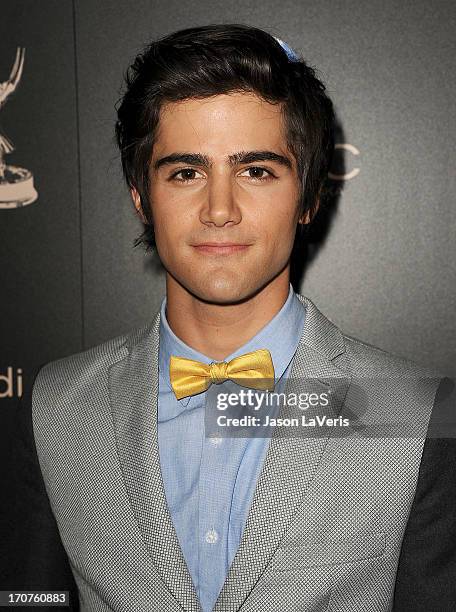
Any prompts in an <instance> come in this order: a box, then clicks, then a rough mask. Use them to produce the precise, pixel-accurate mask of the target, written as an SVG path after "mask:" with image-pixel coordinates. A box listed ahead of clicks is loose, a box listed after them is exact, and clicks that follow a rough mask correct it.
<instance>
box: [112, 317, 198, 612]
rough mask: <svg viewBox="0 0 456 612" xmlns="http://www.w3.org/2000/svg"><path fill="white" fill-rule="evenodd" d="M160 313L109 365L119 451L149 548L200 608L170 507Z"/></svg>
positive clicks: (171, 585) (180, 594) (180, 592)
mask: <svg viewBox="0 0 456 612" xmlns="http://www.w3.org/2000/svg"><path fill="white" fill-rule="evenodd" d="M159 323H160V315H159V313H158V314H157V315H156V316H155V318H154V320H153V321H152V323H151V324H150V325H148V326H146V327H143V328H141V329H140V330H138V331H137V332H135V333H132V334H131V335H130V336H128V339H127V341H126V343H125V344H124V345H122V347H121V348H120V354H119V357H120V360H119V361H117V362H116V363H114V364H113V365H112V366H111V367H110V369H109V390H110V401H111V410H112V414H113V421H114V429H115V436H116V441H117V452H118V456H119V460H120V463H121V466H122V473H123V478H124V482H125V485H126V488H127V492H128V497H129V499H130V504H131V507H132V510H133V512H134V515H135V517H136V520H137V522H138V526H139V529H140V531H141V534H142V537H143V539H144V542H145V544H146V546H147V549H148V552H149V554H150V556H151V558H152V560H153V561H154V563H155V565H156V567H157V571H158V573H159V574H160V576H161V577H162V579H163V581H164V583H165V584H166V585H167V587H168V589H169V590H170V591H171V593H172V594H173V595H174V597H175V598H176V599H177V601H178V602H179V604H180V605H181V606H182V607H183V609H184V610H186V611H188V612H197V611H199V610H200V606H199V602H198V598H197V595H196V592H195V589H194V586H193V583H192V579H191V576H190V574H189V572H188V569H187V565H186V563H185V559H184V556H183V554H182V550H181V548H180V545H179V540H178V538H177V534H176V531H175V529H174V525H173V522H172V518H171V514H170V512H169V509H168V505H167V501H166V494H165V489H164V485H163V480H162V474H161V470H160V457H159V450H158V438H157V406H158V401H157V398H158V348H159Z"/></svg>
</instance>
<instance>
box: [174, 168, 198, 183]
mask: <svg viewBox="0 0 456 612" xmlns="http://www.w3.org/2000/svg"><path fill="white" fill-rule="evenodd" d="M197 174H198V173H197V171H196V170H193V168H184V169H183V170H179V171H178V172H175V173H174V174H172V175H171V178H172V179H176V180H177V181H181V182H182V183H185V182H187V181H193V180H194V179H195V178H196V175H197Z"/></svg>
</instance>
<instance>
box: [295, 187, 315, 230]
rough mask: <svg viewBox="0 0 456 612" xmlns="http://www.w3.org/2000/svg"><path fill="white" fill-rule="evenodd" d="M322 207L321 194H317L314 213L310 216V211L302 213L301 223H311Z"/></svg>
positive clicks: (299, 221) (299, 220)
mask: <svg viewBox="0 0 456 612" xmlns="http://www.w3.org/2000/svg"><path fill="white" fill-rule="evenodd" d="M319 208H320V194H319V195H318V196H317V200H316V202H315V209H314V211H313V215H312V216H310V213H309V211H307V212H305V213H304V214H303V215H301V216H300V217H299V219H298V223H299V224H300V225H307V224H308V223H310V222H311V221H312V219H313V218H314V217H315V215H316V214H317V212H318V209H319Z"/></svg>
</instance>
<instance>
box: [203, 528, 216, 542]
mask: <svg viewBox="0 0 456 612" xmlns="http://www.w3.org/2000/svg"><path fill="white" fill-rule="evenodd" d="M217 540H218V533H217V532H216V531H215V529H209V531H206V542H207V543H208V544H215V543H216V542H217Z"/></svg>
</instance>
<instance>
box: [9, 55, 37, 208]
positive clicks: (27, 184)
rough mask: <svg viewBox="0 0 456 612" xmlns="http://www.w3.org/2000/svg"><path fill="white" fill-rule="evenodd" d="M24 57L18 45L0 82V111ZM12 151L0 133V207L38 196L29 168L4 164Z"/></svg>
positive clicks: (16, 82)
mask: <svg viewBox="0 0 456 612" xmlns="http://www.w3.org/2000/svg"><path fill="white" fill-rule="evenodd" d="M24 59H25V49H24V48H23V47H18V48H17V51H16V59H15V60H14V65H13V68H12V70H11V74H10V76H9V79H8V80H7V81H5V82H4V83H0V111H1V109H2V108H3V106H4V105H5V104H6V102H7V100H8V99H9V98H10V96H11V95H12V94H13V93H14V92H15V91H16V88H17V86H18V85H19V82H20V80H21V76H22V71H23V69H24ZM12 151H14V146H13V144H12V142H11V141H10V140H9V139H8V138H7V137H6V136H5V135H4V134H2V133H0V208H19V207H21V206H26V205H27V204H32V202H34V201H35V200H36V199H37V197H38V193H37V192H36V190H35V187H34V185H33V174H32V173H31V172H30V170H26V169H25V168H19V167H18V166H8V165H7V164H6V161H5V159H6V155H8V153H11V152H12Z"/></svg>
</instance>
